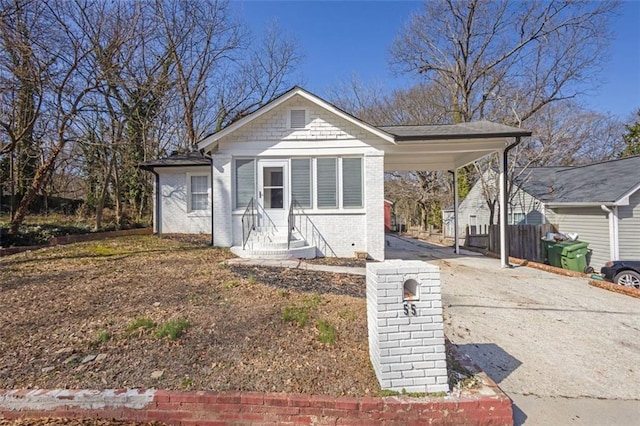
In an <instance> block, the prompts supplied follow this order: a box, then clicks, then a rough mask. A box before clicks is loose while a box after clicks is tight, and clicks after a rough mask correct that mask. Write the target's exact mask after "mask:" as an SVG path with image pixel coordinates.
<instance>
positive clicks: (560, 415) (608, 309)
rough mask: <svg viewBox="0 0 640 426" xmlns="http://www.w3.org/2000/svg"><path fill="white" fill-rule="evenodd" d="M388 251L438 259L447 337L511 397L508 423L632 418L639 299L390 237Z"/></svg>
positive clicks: (639, 355) (637, 414)
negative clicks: (510, 413)
mask: <svg viewBox="0 0 640 426" xmlns="http://www.w3.org/2000/svg"><path fill="white" fill-rule="evenodd" d="M386 254H387V258H389V259H392V258H400V259H421V260H425V261H428V262H432V263H436V264H438V265H439V266H440V267H441V278H442V298H443V305H444V307H445V310H444V312H445V332H446V335H447V337H448V338H449V339H450V340H451V341H452V342H453V343H455V344H456V345H458V346H459V348H460V350H461V351H462V352H464V353H466V354H467V355H469V356H470V357H471V358H472V359H473V360H474V362H475V363H476V364H478V365H479V366H480V367H481V368H482V369H483V370H484V371H485V372H486V373H487V374H488V375H489V376H490V377H491V378H492V379H493V380H495V381H496V383H498V385H499V386H500V387H501V388H502V389H503V390H504V391H505V392H506V393H507V394H508V395H509V396H510V397H511V398H512V399H513V401H514V417H515V423H516V424H531V425H538V424H575V425H609V424H616V425H626V424H629V425H632V424H633V425H637V424H640V299H634V298H631V297H628V296H624V295H620V294H616V293H612V292H609V291H606V290H602V289H599V288H595V287H591V286H589V285H588V283H587V280H586V279H580V278H568V277H563V276H559V275H555V274H551V273H548V272H543V271H539V270H536V269H532V268H528V267H515V268H511V269H502V268H500V262H499V261H498V260H496V259H491V258H487V257H484V256H481V255H478V254H476V253H472V252H467V251H463V254H462V255H461V256H457V255H455V254H453V249H452V248H450V247H439V246H436V245H433V244H429V243H425V242H420V241H417V240H413V239H407V238H400V237H397V236H393V235H390V236H388V237H387V253H386Z"/></svg>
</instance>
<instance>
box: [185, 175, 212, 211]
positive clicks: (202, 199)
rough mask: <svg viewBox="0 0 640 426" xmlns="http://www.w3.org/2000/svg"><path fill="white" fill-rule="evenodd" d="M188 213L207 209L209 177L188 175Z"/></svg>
mask: <svg viewBox="0 0 640 426" xmlns="http://www.w3.org/2000/svg"><path fill="white" fill-rule="evenodd" d="M189 201H190V205H189V211H190V212H191V211H196V210H208V209H209V176H206V175H189Z"/></svg>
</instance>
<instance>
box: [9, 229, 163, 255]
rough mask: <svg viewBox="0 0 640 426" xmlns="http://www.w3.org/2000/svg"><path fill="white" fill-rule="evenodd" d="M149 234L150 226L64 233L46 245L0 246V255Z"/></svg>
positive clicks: (150, 231) (150, 232)
mask: <svg viewBox="0 0 640 426" xmlns="http://www.w3.org/2000/svg"><path fill="white" fill-rule="evenodd" d="M151 234H153V229H152V228H136V229H124V230H121V231H106V232H92V233H89V234H74V235H64V236H61V237H53V238H51V239H50V240H49V244H47V245H41V246H18V247H5V248H0V257H2V256H8V255H10V254H16V253H22V252H25V251H33V250H40V249H43V248H45V247H53V246H57V245H63V244H71V243H79V242H83V241H94V240H102V239H105V238H113V237H125V236H129V235H151Z"/></svg>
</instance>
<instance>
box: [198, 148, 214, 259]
mask: <svg viewBox="0 0 640 426" xmlns="http://www.w3.org/2000/svg"><path fill="white" fill-rule="evenodd" d="M200 154H202V156H203V157H204V158H207V159H208V160H209V161H210V162H211V170H209V173H211V247H213V229H214V224H213V157H212V156H211V155H209V154H205V153H204V149H201V150H200Z"/></svg>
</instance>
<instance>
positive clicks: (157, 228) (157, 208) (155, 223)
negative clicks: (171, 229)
mask: <svg viewBox="0 0 640 426" xmlns="http://www.w3.org/2000/svg"><path fill="white" fill-rule="evenodd" d="M145 170H147V171H149V172H151V173H153V174H154V175H155V177H156V199H155V206H154V210H155V218H154V219H155V220H154V221H153V227H154V228H155V229H154V231H155V233H156V234H160V202H161V198H160V175H159V174H158V172H156V169H154V168H153V167H150V168H148V169H145Z"/></svg>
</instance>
